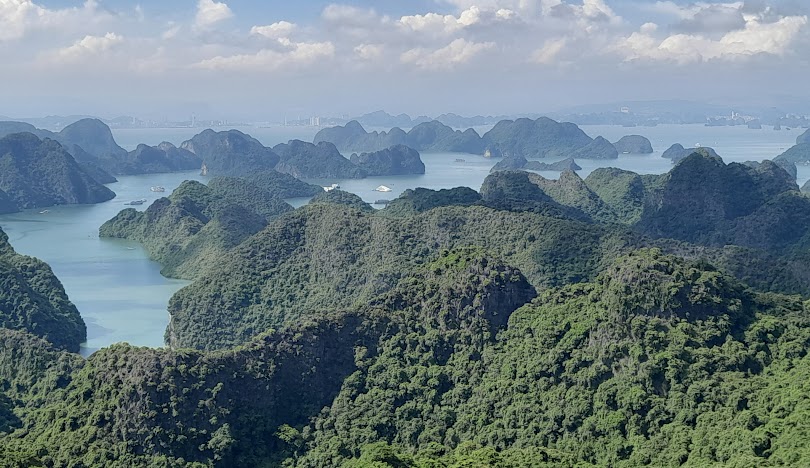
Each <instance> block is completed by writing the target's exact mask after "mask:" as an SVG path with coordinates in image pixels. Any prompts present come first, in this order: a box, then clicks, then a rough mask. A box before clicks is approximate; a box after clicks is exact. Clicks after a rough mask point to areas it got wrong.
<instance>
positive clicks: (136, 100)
mask: <svg viewBox="0 0 810 468" xmlns="http://www.w3.org/2000/svg"><path fill="white" fill-rule="evenodd" d="M257 3H258V2H250V1H247V0H226V1H221V2H219V1H214V0H196V1H192V0H188V1H184V2H171V4H166V3H164V2H157V1H155V0H143V1H141V2H129V1H123V0H106V1H105V0H87V1H84V2H81V1H70V0H38V1H32V0H8V1H5V2H2V3H1V4H0V49H2V50H3V54H4V57H5V58H6V60H4V62H3V64H2V67H3V68H4V70H3V73H4V78H5V80H6V86H4V87H3V90H2V94H0V97H2V100H3V105H2V106H0V115H5V116H10V117H33V116H44V115H70V114H86V115H98V116H105V117H111V116H116V115H135V116H139V117H143V118H153V119H157V118H168V119H179V118H183V117H186V116H189V115H190V114H192V113H195V114H197V115H201V116H206V117H207V118H223V119H245V120H256V121H272V120H278V119H279V118H281V117H282V116H283V115H292V114H296V113H300V114H301V115H330V116H333V115H346V116H357V115H362V114H364V113H367V112H372V111H376V110H379V109H385V110H387V111H388V112H390V113H392V114H398V113H408V114H410V115H412V116H418V115H423V114H426V115H431V116H435V115H439V114H443V113H456V114H460V115H514V114H527V113H550V112H554V111H557V110H559V109H563V108H566V107H569V106H576V105H582V104H589V103H593V104H605V103H610V102H618V101H624V100H635V101H641V100H669V99H683V100H692V101H704V102H722V103H728V104H730V105H735V104H736V105H755V104H756V105H771V104H769V103H771V102H773V103H774V104H773V105H775V106H777V105H785V104H790V103H792V102H793V101H796V104H797V107H801V108H802V109H803V108H804V106H805V105H806V104H807V98H806V97H805V96H806V92H805V91H804V89H803V87H804V86H803V82H802V80H801V79H799V78H796V77H798V76H802V74H803V73H805V72H806V71H808V68H809V67H808V55H807V54H806V53H804V52H803V51H805V50H807V49H808V48H807V46H808V45H810V27H808V24H807V23H808V16H807V15H808V13H810V7H809V6H808V5H806V4H805V3H804V2H800V1H798V0H785V1H775V0H774V1H744V2H743V1H739V2H696V3H695V2H682V1H656V2H649V1H640V0H569V1H562V0H537V1H531V0H417V1H412V2H407V4H404V3H403V2H394V1H392V0H387V1H378V2H371V1H368V0H353V1H349V0H347V1H344V2H336V3H330V2H323V1H313V2H307V3H306V4H305V5H300V4H298V3H299V2H295V3H291V2H278V1H268V2H261V3H260V4H257ZM808 107H810V106H808Z"/></svg>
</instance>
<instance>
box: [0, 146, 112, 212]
mask: <svg viewBox="0 0 810 468" xmlns="http://www.w3.org/2000/svg"><path fill="white" fill-rule="evenodd" d="M0 190H3V191H4V192H5V193H6V194H7V195H8V197H9V198H11V199H12V200H13V201H14V203H15V204H16V206H17V207H18V208H42V207H47V206H53V205H69V204H87V203H101V202H105V201H107V200H111V199H112V198H114V197H115V193H114V192H113V191H112V190H110V189H108V188H107V187H105V186H103V185H101V184H100V183H99V182H97V181H96V180H95V179H94V178H93V177H91V176H90V175H89V174H87V172H85V171H84V169H83V168H82V167H81V166H80V165H79V164H78V163H77V162H76V160H75V159H73V156H71V155H70V154H69V153H68V152H67V151H66V150H65V148H63V147H62V145H60V144H59V143H58V142H56V141H54V140H51V139H47V138H46V139H45V140H40V139H39V138H38V137H37V136H36V135H33V134H30V133H17V134H13V135H9V136H7V137H5V138H2V139H0Z"/></svg>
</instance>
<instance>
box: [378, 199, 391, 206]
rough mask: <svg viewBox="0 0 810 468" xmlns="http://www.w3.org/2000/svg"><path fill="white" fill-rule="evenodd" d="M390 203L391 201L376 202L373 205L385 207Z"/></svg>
mask: <svg viewBox="0 0 810 468" xmlns="http://www.w3.org/2000/svg"><path fill="white" fill-rule="evenodd" d="M389 203H391V200H377V201H375V202H374V204H375V205H387V204H389Z"/></svg>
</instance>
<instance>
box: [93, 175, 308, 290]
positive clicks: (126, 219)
mask: <svg viewBox="0 0 810 468" xmlns="http://www.w3.org/2000/svg"><path fill="white" fill-rule="evenodd" d="M288 211H292V207H291V206H290V205H288V204H287V203H285V202H284V201H283V200H282V199H280V198H278V197H276V196H275V194H274V193H272V192H270V191H267V190H265V189H264V188H263V187H262V186H260V185H258V184H255V183H252V182H249V181H247V180H244V179H237V178H232V177H225V178H215V179H212V180H211V182H210V183H209V185H208V186H206V185H204V184H201V183H199V182H193V181H186V182H183V184H181V185H180V187H178V188H177V189H176V190H175V191H174V192H173V193H172V194H171V196H170V197H168V198H161V199H160V200H158V201H156V202H155V203H153V204H152V205H151V206H150V207H149V208H148V209H147V210H146V211H144V212H139V211H137V210H135V209H132V208H129V209H126V210H124V211H122V212H121V213H119V214H118V215H117V216H116V217H114V218H113V219H111V220H109V221H108V222H106V223H104V225H103V226H101V229H100V230H99V233H100V235H101V236H102V237H113V238H122V239H129V240H134V241H138V242H141V243H142V244H143V245H144V246H145V247H146V250H147V251H148V252H149V255H150V257H152V258H153V259H155V260H157V261H158V262H160V263H161V264H162V265H163V270H162V273H163V274H164V275H166V276H172V277H179V278H189V279H190V278H194V277H196V276H197V275H198V274H200V272H201V271H202V270H204V269H205V268H206V267H208V266H210V265H213V264H216V263H218V262H220V261H221V257H222V256H223V255H224V254H225V252H226V251H228V250H230V249H232V248H234V247H236V246H237V245H239V244H240V243H242V242H243V241H244V240H245V239H247V238H248V237H250V236H251V235H252V234H255V233H257V232H259V231H260V230H262V229H263V228H264V227H265V226H266V225H267V223H268V222H269V221H270V220H272V219H274V218H275V217H277V216H279V215H281V214H283V213H286V212H288Z"/></svg>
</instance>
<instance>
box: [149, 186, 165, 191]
mask: <svg viewBox="0 0 810 468" xmlns="http://www.w3.org/2000/svg"><path fill="white" fill-rule="evenodd" d="M149 190H151V191H153V192H165V191H166V189H165V188H164V187H161V186H160V185H156V186H154V187H152V188H150V189H149Z"/></svg>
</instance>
